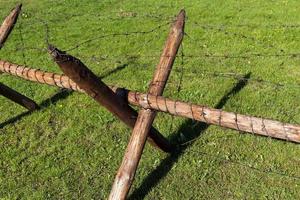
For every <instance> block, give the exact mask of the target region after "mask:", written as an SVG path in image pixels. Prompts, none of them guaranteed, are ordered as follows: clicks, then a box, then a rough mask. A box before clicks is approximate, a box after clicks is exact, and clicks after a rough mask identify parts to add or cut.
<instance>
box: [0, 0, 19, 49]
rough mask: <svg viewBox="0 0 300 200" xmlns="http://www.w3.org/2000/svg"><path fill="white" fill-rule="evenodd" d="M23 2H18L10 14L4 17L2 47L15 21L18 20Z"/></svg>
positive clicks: (1, 31)
mask: <svg viewBox="0 0 300 200" xmlns="http://www.w3.org/2000/svg"><path fill="white" fill-rule="evenodd" d="M21 8H22V4H18V5H17V6H16V7H15V8H14V9H13V10H12V11H11V12H10V14H9V15H8V16H7V17H6V18H5V19H4V21H3V23H2V25H1V27H0V49H1V48H2V47H3V45H4V43H5V41H6V39H7V38H8V36H9V34H10V32H11V31H12V29H13V27H14V25H15V23H16V22H17V19H18V16H19V14H20V12H21Z"/></svg>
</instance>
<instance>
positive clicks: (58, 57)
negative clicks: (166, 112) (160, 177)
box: [49, 46, 173, 152]
mask: <svg viewBox="0 0 300 200" xmlns="http://www.w3.org/2000/svg"><path fill="white" fill-rule="evenodd" d="M49 53H50V54H51V56H52V57H53V58H54V60H55V62H56V63H57V64H58V66H59V67H60V68H61V70H62V71H63V72H64V74H66V75H67V76H68V77H69V78H70V79H71V80H73V81H74V82H75V83H76V84H77V85H78V86H79V87H80V88H82V89H83V90H84V91H85V92H86V93H87V94H89V95H90V96H91V97H92V98H94V100H96V101H97V102H98V103H99V104H100V105H102V106H104V107H105V108H107V109H108V110H109V111H110V112H111V113H113V114H114V115H115V116H117V117H118V118H119V119H120V120H122V121H123V122H124V123H125V124H126V125H128V126H129V127H131V128H133V127H134V124H135V122H136V117H137V113H136V111H134V110H133V109H132V108H131V107H130V106H129V105H128V104H127V102H126V101H124V100H123V99H121V98H119V97H118V96H117V95H116V94H115V93H114V92H113V91H112V90H111V89H110V88H109V87H108V86H107V85H105V84H104V83H103V82H102V81H101V80H100V79H99V78H98V77H97V76H96V75H95V74H94V73H93V72H92V71H90V70H89V69H88V68H87V67H86V66H85V65H84V64H83V63H82V62H81V61H80V60H78V59H77V58H75V57H72V56H70V55H68V54H66V53H65V52H62V51H60V50H58V49H56V48H54V47H53V46H49ZM149 141H150V142H151V143H152V144H154V145H155V146H157V147H159V148H160V149H162V150H163V151H165V152H171V151H172V150H173V147H172V146H171V144H169V142H168V141H167V139H166V138H164V137H163V136H162V135H161V134H160V133H159V132H158V131H157V130H156V129H154V128H151V131H150V140H149Z"/></svg>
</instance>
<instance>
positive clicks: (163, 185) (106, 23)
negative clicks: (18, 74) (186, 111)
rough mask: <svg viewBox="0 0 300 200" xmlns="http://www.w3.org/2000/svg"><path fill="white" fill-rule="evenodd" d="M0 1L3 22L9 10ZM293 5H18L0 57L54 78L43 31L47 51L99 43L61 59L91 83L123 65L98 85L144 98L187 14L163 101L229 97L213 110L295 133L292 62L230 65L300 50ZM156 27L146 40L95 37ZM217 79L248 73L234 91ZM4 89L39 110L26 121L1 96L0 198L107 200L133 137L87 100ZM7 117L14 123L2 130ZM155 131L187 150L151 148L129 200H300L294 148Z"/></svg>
mask: <svg viewBox="0 0 300 200" xmlns="http://www.w3.org/2000/svg"><path fill="white" fill-rule="evenodd" d="M0 3H1V7H0V18H1V19H3V18H4V17H5V16H6V15H7V13H8V12H9V11H10V10H11V8H12V7H14V6H15V4H16V3H17V1H15V0H10V1H5V0H0ZM299 6H300V2H299V1H296V0H294V1H292V0H291V1H244V0H242V1H233V0H228V1H220V0H219V1H210V0H203V1H185V2H184V1H178V2H175V1H171V0H170V1H155V0H151V1H138V2H133V1H92V0H89V1H81V0H76V1H75V0H73V1H61V0H60V1H57V0H55V1H46V0H39V1H38V0H24V1H23V13H22V15H21V17H20V19H19V20H18V23H17V25H16V27H15V29H14V31H13V32H12V34H11V36H10V38H9V39H8V41H7V42H6V44H5V46H4V48H3V49H1V56H0V58H1V59H5V60H9V61H12V62H14V63H18V64H26V65H29V66H32V67H35V68H39V69H43V70H47V71H53V72H59V73H61V72H60V70H59V69H58V67H57V66H56V64H55V63H54V62H53V61H52V60H51V59H50V57H49V55H47V53H46V52H45V51H44V50H43V49H44V48H45V47H46V41H45V38H46V32H47V31H46V26H45V24H46V25H47V27H48V30H49V33H48V39H49V41H50V43H52V44H54V45H56V46H57V47H59V48H60V49H63V50H67V49H72V48H73V47H76V45H77V44H79V43H82V42H84V41H86V40H89V39H92V38H97V37H98V39H94V40H91V41H90V42H87V43H84V44H82V45H80V46H79V47H78V48H74V49H73V50H70V51H68V52H69V53H70V54H73V55H76V56H78V57H79V58H80V59H81V60H82V61H83V62H84V63H86V64H87V66H89V67H90V69H92V70H93V71H94V72H95V73H96V74H97V75H99V76H101V75H105V74H107V73H109V72H110V71H112V70H114V69H115V68H118V66H122V65H126V67H125V68H123V69H120V70H118V71H115V72H114V73H111V74H109V75H107V76H105V77H104V78H103V80H104V81H105V82H106V83H108V84H115V85H118V86H122V87H126V88H130V89H132V90H139V91H146V90H147V87H148V83H149V81H150V80H151V78H152V74H153V71H154V69H155V66H156V64H157V63H158V60H159V55H160V52H161V50H162V47H163V45H164V41H165V39H166V36H167V34H168V29H169V24H167V23H169V22H170V21H171V20H172V19H173V17H174V15H176V14H177V13H178V12H179V10H180V9H181V8H185V10H186V13H187V17H188V19H187V21H186V29H185V31H186V33H187V34H186V35H185V38H184V41H183V49H180V50H179V52H178V55H179V57H178V58H177V60H176V62H175V64H174V67H173V71H172V73H171V76H170V79H169V81H168V85H167V88H166V90H165V93H164V96H166V97H171V98H174V99H180V100H185V101H190V102H194V103H198V104H205V105H208V106H210V107H216V106H217V105H218V103H219V102H220V101H221V99H222V98H223V97H224V96H226V95H227V94H228V93H229V95H227V96H226V98H223V101H222V103H221V104H219V105H218V106H219V107H222V109H224V110H226V111H236V112H239V113H243V114H249V115H255V116H260V117H267V118H272V119H276V120H280V121H284V122H288V123H296V124H300V102H299V98H300V86H299V84H300V78H299V77H300V69H299V67H300V59H299V58H300V57H299V56H248V57H246V58H243V57H236V58H233V57H234V56H236V55H251V54H253V53H255V54H257V53H259V54H263V55H267V54H268V55H276V54H290V53H298V52H300V50H299V49H300V43H299V41H298V39H299V38H298V37H299V35H300V23H299V22H300V15H299V9H298V8H299ZM297 24H298V26H294V27H292V25H297ZM160 25H162V26H161V27H160V28H159V29H157V30H155V31H153V32H149V33H146V34H130V35H128V36H115V37H112V36H111V37H104V38H102V39H101V36H103V35H107V34H113V33H126V32H140V31H150V30H152V29H154V28H156V27H158V26H160ZM283 25H290V26H283ZM182 52H183V53H184V55H185V56H184V57H183V64H182V60H181V56H180V55H181V54H182ZM205 55H223V56H225V58H224V57H211V56H205ZM226 56H227V58H226ZM101 58H104V59H101ZM182 71H183V77H182V83H181V90H180V91H179V92H177V88H178V84H179V82H180V79H181V75H182ZM214 73H217V74H220V73H225V74H228V73H238V74H241V75H246V74H248V73H251V74H250V81H249V82H248V83H247V84H246V85H245V86H244V87H242V88H240V89H238V90H235V92H233V93H232V92H231V90H232V89H233V88H235V87H236V85H237V84H238V80H236V79H234V78H232V77H229V78H228V77H224V76H219V75H218V76H215V75H214ZM256 79H263V80H265V81H268V82H272V83H281V84H284V85H285V86H284V87H275V86H274V85H273V84H267V83H261V82H257V81H255V80H256ZM0 81H1V82H3V83H4V84H7V85H8V86H10V87H12V88H14V89H16V90H18V91H19V92H21V93H23V94H25V95H26V96H28V97H30V98H33V99H34V100H35V101H36V102H38V103H39V104H41V105H42V107H43V108H42V110H40V111H36V112H33V113H26V110H25V109H24V108H22V107H20V106H18V105H16V104H13V103H12V102H10V101H9V100H7V99H5V98H3V97H0V103H1V106H0V113H1V114H0V124H1V126H3V127H2V128H1V129H0V133H1V134H0V185H1V187H0V197H2V198H3V199H105V198H106V197H107V196H108V194H109V192H110V188H111V184H112V182H113V179H114V176H115V173H116V171H117V169H118V166H119V164H120V162H121V160H122V157H123V154H124V149H125V148H126V145H127V142H128V139H129V135H130V132H131V131H130V130H129V129H128V128H127V127H125V125H124V124H122V123H121V122H120V121H118V120H117V119H116V118H115V117H113V116H112V115H111V114H110V113H108V112H107V111H106V110H105V109H103V108H102V107H100V106H99V105H98V104H97V103H96V102H94V101H93V100H92V99H91V98H89V97H88V96H86V95H84V94H79V93H76V92H73V93H68V92H60V91H59V90H58V89H57V88H54V87H50V86H45V85H39V84H35V83H31V82H28V81H24V80H21V79H18V78H15V77H12V76H9V75H5V74H1V76H0ZM59 92H60V93H59ZM230 92H231V93H230ZM56 94H57V95H56ZM54 95H56V97H57V98H52V97H53V96H54ZM20 115H22V117H19V120H15V121H14V120H11V119H13V118H16V117H18V116H20ZM10 120H11V121H13V123H7V122H9V121H10ZM154 124H155V127H157V128H158V129H159V130H160V131H161V132H162V133H163V134H164V135H165V136H166V137H168V138H169V139H171V140H172V141H173V142H187V141H188V140H190V139H191V140H192V142H190V143H189V144H190V145H189V146H187V147H184V148H182V150H181V151H178V152H175V153H174V154H172V155H168V154H164V153H162V152H160V151H157V150H156V149H154V148H152V147H151V146H150V145H148V144H147V145H146V147H145V150H144V153H143V156H142V159H141V162H140V165H139V168H138V171H137V174H136V177H135V181H134V184H133V186H132V188H131V192H130V195H129V197H130V198H131V199H140V198H141V199H142V198H145V199H299V198H300V193H299V189H300V167H299V164H300V159H299V153H300V148H299V145H297V144H294V143H287V142H284V141H279V140H274V139H271V138H266V137H259V136H253V135H251V134H243V133H238V132H237V131H234V130H229V129H224V128H220V127H216V126H208V127H206V126H205V125H203V124H199V123H196V122H193V121H189V120H186V119H183V118H177V117H171V116H169V115H166V114H161V113H160V114H158V116H157V118H156V120H155V123H154Z"/></svg>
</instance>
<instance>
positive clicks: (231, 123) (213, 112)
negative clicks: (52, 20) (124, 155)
mask: <svg viewBox="0 0 300 200" xmlns="http://www.w3.org/2000/svg"><path fill="white" fill-rule="evenodd" d="M0 71H2V72H6V73H9V74H11V75H14V76H18V77H21V78H23V79H26V80H30V81H35V82H39V83H43V84H48V85H53V86H58V87H61V88H67V89H72V90H76V91H79V92H84V90H83V89H81V88H80V87H79V86H78V85H77V84H76V83H75V82H74V81H72V80H70V79H69V78H68V77H67V76H65V75H60V74H55V73H51V72H45V71H42V70H37V69H32V68H29V67H25V66H22V65H17V64H13V63H10V62H7V61H0ZM110 88H111V89H112V90H113V91H114V92H115V93H116V94H117V96H121V97H122V98H124V99H127V101H128V102H129V103H130V104H131V105H135V106H140V107H142V108H150V109H153V110H156V111H160V112H165V113H168V114H171V115H175V116H181V117H186V118H190V119H194V120H196V121H201V122H205V123H208V124H213V125H217V126H222V127H225V128H230V129H234V130H238V131H242V132H247V133H252V134H257V135H262V136H268V137H273V138H277V139H283V140H287V141H291V142H296V143H300V125H293V124H288V123H283V122H279V121H276V120H271V119H266V118H261V117H254V116H249V115H242V114H237V113H233V112H227V111H224V110H219V109H213V108H209V107H206V106H202V105H196V104H192V103H188V102H183V101H179V100H172V99H168V98H165V97H162V96H155V95H151V94H145V93H140V92H136V91H130V90H126V89H124V88H119V87H117V86H110ZM269 127H271V128H269ZM268 129H270V130H268Z"/></svg>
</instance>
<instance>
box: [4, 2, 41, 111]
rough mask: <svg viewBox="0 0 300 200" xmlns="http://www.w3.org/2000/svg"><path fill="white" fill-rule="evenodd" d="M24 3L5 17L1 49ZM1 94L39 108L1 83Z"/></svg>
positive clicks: (17, 101)
mask: <svg viewBox="0 0 300 200" xmlns="http://www.w3.org/2000/svg"><path fill="white" fill-rule="evenodd" d="M21 7H22V4H19V5H17V6H16V7H15V8H14V9H13V10H12V11H11V12H10V14H9V15H8V16H7V17H6V18H5V19H4V21H3V23H2V25H1V26H0V49H1V48H2V47H3V45H4V43H5V41H6V39H7V38H8V36H9V34H10V33H11V31H12V29H13V28H14V25H15V23H16V22H17V19H18V16H19V13H20V12H21ZM0 94H1V95H3V96H4V97H6V98H8V99H10V100H11V101H13V102H15V103H17V104H20V105H21V106H23V107H25V108H27V109H28V110H30V111H32V110H35V109H37V108H38V105H37V104H36V103H35V102H34V101H33V100H31V99H29V98H28V97H26V96H24V95H22V94H20V93H19V92H17V91H15V90H13V89H11V88H9V87H8V86H6V85H4V84H2V83H0Z"/></svg>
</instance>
